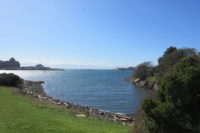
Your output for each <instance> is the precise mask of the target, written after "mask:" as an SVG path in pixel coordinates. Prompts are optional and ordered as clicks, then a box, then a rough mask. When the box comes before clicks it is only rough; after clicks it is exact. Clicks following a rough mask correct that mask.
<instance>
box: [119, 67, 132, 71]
mask: <svg viewBox="0 0 200 133" xmlns="http://www.w3.org/2000/svg"><path fill="white" fill-rule="evenodd" d="M134 69H135V67H120V68H117V70H120V71H133V70H134Z"/></svg>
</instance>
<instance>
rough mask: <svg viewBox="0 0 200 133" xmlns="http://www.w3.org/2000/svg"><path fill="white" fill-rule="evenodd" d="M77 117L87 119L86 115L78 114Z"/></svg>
mask: <svg viewBox="0 0 200 133" xmlns="http://www.w3.org/2000/svg"><path fill="white" fill-rule="evenodd" d="M76 117H83V118H85V117H86V115H84V114H77V115H76Z"/></svg>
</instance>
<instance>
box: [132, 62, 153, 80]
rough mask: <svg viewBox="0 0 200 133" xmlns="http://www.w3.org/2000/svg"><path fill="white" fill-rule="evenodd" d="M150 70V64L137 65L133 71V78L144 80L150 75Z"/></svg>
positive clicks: (151, 66)
mask: <svg viewBox="0 0 200 133" xmlns="http://www.w3.org/2000/svg"><path fill="white" fill-rule="evenodd" d="M152 68H153V65H152V63H151V62H144V63H141V64H139V65H138V66H137V67H136V68H135V70H134V73H133V78H134V79H137V78H138V79H140V80H145V79H146V78H147V77H148V76H151V75H152Z"/></svg>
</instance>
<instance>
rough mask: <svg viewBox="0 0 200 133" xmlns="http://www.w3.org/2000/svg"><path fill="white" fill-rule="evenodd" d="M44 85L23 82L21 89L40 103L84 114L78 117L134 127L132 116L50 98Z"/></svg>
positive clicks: (40, 82)
mask: <svg viewBox="0 0 200 133" xmlns="http://www.w3.org/2000/svg"><path fill="white" fill-rule="evenodd" d="M43 83H44V82H43V81H27V80H23V83H22V84H21V85H20V86H19V87H20V88H21V92H22V93H24V94H26V95H29V96H33V97H36V98H38V99H39V100H40V101H48V102H50V103H52V104H55V105H59V106H62V107H64V108H67V109H73V110H77V111H80V112H83V113H84V114H80V115H77V117H95V118H98V119H103V120H109V121H114V122H119V123H122V124H128V125H131V126H132V125H134V117H133V116H131V115H126V114H121V113H113V112H108V111H103V110H99V109H96V108H94V107H89V106H84V105H79V104H74V103H70V102H65V101H61V100H60V99H55V98H53V97H51V96H48V95H46V94H45V92H44V88H43V86H42V84H43Z"/></svg>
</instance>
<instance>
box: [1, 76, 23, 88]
mask: <svg viewBox="0 0 200 133" xmlns="http://www.w3.org/2000/svg"><path fill="white" fill-rule="evenodd" d="M20 83H22V79H21V78H20V77H18V76H17V75H14V74H12V73H10V74H6V73H3V74H0V85H4V86H13V87H18V85H19V84H20Z"/></svg>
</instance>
